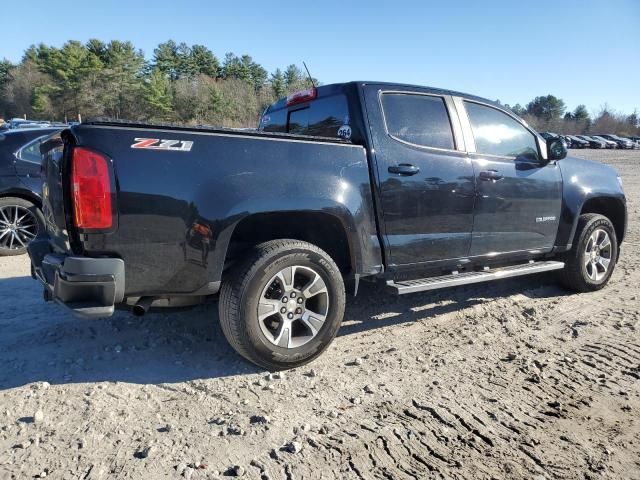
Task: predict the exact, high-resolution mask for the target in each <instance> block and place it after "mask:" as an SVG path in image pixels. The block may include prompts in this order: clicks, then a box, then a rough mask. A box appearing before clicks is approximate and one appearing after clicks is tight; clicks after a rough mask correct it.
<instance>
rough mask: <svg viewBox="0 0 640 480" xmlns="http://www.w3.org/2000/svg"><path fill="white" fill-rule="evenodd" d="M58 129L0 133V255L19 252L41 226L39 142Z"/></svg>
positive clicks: (22, 250) (31, 129)
mask: <svg viewBox="0 0 640 480" xmlns="http://www.w3.org/2000/svg"><path fill="white" fill-rule="evenodd" d="M59 130H60V128H29V129H15V130H3V131H1V132H0V256H5V255H20V254H22V253H25V252H26V246H27V243H29V241H31V240H32V239H33V238H35V236H36V235H37V234H38V230H39V229H40V228H41V226H42V225H44V220H43V217H42V212H41V211H40V208H41V206H42V203H41V191H42V186H41V180H40V144H41V143H42V141H43V140H44V139H46V138H47V137H48V136H49V135H51V134H53V133H55V132H57V131H59Z"/></svg>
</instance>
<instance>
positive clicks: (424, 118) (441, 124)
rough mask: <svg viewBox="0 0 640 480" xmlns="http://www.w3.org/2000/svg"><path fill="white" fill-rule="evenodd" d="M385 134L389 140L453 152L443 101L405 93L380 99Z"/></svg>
mask: <svg viewBox="0 0 640 480" xmlns="http://www.w3.org/2000/svg"><path fill="white" fill-rule="evenodd" d="M382 110H383V112H384V118H385V122H386V125H387V131H388V132H389V135H391V136H392V137H394V138H396V139H398V140H400V141H403V142H407V143H411V144H413V145H419V146H422V147H432V148H443V149H448V150H453V149H454V143H453V132H452V130H451V122H450V121H449V115H448V113H447V107H446V105H445V103H444V98H442V97H435V96H430V95H416V94H407V93H385V94H383V95H382Z"/></svg>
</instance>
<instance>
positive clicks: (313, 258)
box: [219, 240, 345, 370]
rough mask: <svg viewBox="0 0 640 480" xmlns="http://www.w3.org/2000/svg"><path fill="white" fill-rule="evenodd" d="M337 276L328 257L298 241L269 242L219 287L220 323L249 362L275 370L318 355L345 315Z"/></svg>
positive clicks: (228, 338)
mask: <svg viewBox="0 0 640 480" xmlns="http://www.w3.org/2000/svg"><path fill="white" fill-rule="evenodd" d="M344 306H345V291H344V283H343V280H342V276H341V274H340V271H339V269H338V267H337V265H336V264H335V262H334V261H333V260H332V259H331V257H329V255H327V253H326V252H324V251H323V250H321V249H320V248H318V247H316V246H315V245H312V244H310V243H307V242H302V241H299V240H273V241H270V242H265V243H262V244H260V245H258V246H257V247H255V249H254V250H253V251H252V253H251V254H250V256H249V257H248V258H247V260H246V261H245V262H244V263H243V264H241V265H238V266H237V267H236V268H234V269H233V270H232V271H231V272H230V274H229V275H228V276H227V278H226V279H225V280H224V282H223V286H222V290H221V293H220V302H219V313H220V324H221V326H222V331H223V332H224V335H225V337H226V338H227V340H228V341H229V343H230V344H231V346H232V347H233V348H234V349H235V350H236V351H237V352H238V353H240V354H241V355H242V356H243V357H245V358H246V359H248V360H249V361H251V362H253V363H255V364H257V365H259V366H261V367H264V368H267V369H269V370H277V369H284V368H293V367H297V366H300V365H303V364H305V363H307V362H310V361H311V360H313V359H314V358H316V357H317V356H318V355H320V354H321V353H322V352H323V351H324V350H325V349H326V348H327V347H328V346H329V344H330V343H331V341H332V340H333V339H334V337H335V336H336V333H337V332H338V329H339V328H340V324H341V323H342V317H343V315H344Z"/></svg>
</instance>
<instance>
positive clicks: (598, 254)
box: [584, 228, 612, 282]
mask: <svg viewBox="0 0 640 480" xmlns="http://www.w3.org/2000/svg"><path fill="white" fill-rule="evenodd" d="M611 253H612V250H611V239H610V238H609V234H608V233H607V232H606V231H605V230H603V229H601V228H598V229H596V230H594V232H593V233H592V234H591V236H590V237H589V240H588V241H587V245H586V247H585V250H584V268H585V270H586V272H587V276H588V277H589V279H591V280H592V281H594V282H599V281H600V280H602V279H603V278H604V277H605V276H606V275H607V272H608V271H609V265H610V264H611V260H612V258H611Z"/></svg>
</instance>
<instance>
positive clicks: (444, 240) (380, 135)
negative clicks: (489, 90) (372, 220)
mask: <svg viewBox="0 0 640 480" xmlns="http://www.w3.org/2000/svg"><path fill="white" fill-rule="evenodd" d="M365 96H366V103H367V112H368V116H369V124H370V129H371V137H372V142H373V147H374V150H375V160H376V168H377V175H378V182H379V194H380V201H381V210H382V212H381V216H382V220H383V231H384V240H385V243H386V247H387V252H389V257H390V258H389V259H388V264H389V265H390V267H391V268H394V267H398V266H404V265H415V264H421V263H425V262H433V261H438V260H445V259H452V258H459V257H466V256H467V254H468V252H469V248H470V245H471V231H472V226H473V202H474V178H473V167H472V165H471V161H470V159H469V158H468V156H467V155H466V153H465V152H464V147H463V146H462V145H460V142H462V139H461V137H462V135H461V134H456V135H454V131H456V132H459V131H460V128H459V123H458V120H457V117H454V118H452V115H456V114H455V112H454V111H453V103H452V101H451V98H450V97H448V96H446V95H439V94H432V93H427V92H424V91H403V92H394V91H384V90H381V89H380V88H376V86H373V85H372V86H369V87H367V88H366V89H365ZM458 137H459V138H458Z"/></svg>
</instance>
